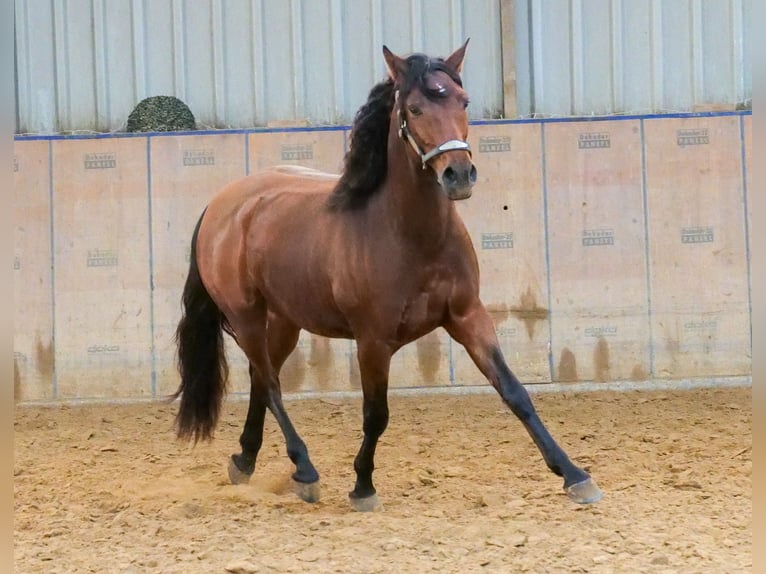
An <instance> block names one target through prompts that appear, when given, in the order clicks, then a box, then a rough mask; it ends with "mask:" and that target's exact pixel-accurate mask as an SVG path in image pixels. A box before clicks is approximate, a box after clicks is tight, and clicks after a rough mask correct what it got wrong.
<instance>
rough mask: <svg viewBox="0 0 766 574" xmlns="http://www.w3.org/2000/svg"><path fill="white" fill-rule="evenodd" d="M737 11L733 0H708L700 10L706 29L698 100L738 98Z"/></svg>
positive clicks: (732, 99) (724, 100)
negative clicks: (735, 34) (735, 13)
mask: <svg viewBox="0 0 766 574" xmlns="http://www.w3.org/2000/svg"><path fill="white" fill-rule="evenodd" d="M733 18H734V13H733V11H732V6H731V1H730V0H705V2H703V3H702V13H701V14H700V19H701V24H702V30H700V35H701V41H702V42H701V43H702V54H701V60H702V78H701V81H700V86H699V89H700V92H701V95H702V99H701V100H698V101H697V102H696V103H714V104H718V103H724V102H733V101H735V100H736V95H735V92H734V91H735V82H734V69H733V66H734V59H733V57H732V54H733V48H734V38H733V37H732V32H733V27H732V21H733Z"/></svg>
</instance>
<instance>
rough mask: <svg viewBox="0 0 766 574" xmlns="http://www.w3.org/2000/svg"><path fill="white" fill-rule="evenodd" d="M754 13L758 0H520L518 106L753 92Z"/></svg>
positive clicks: (632, 106)
mask: <svg viewBox="0 0 766 574" xmlns="http://www.w3.org/2000/svg"><path fill="white" fill-rule="evenodd" d="M751 15H752V1H751V0H643V1H636V0H516V2H515V12H514V17H515V27H514V32H515V40H516V42H515V47H516V76H517V86H518V95H517V98H518V99H517V110H518V114H519V115H521V116H535V115H536V116H546V117H550V116H570V115H578V116H579V115H592V114H594V115H604V114H613V113H658V112H685V111H694V110H695V109H698V108H706V107H715V106H716V105H721V104H724V105H727V106H733V105H735V104H739V103H742V102H745V101H749V100H750V98H751V97H752V75H751V32H750V21H751Z"/></svg>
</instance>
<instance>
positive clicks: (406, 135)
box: [395, 90, 471, 169]
mask: <svg viewBox="0 0 766 574" xmlns="http://www.w3.org/2000/svg"><path fill="white" fill-rule="evenodd" d="M395 97H396V99H397V100H398V99H399V90H397V91H396V96H395ZM396 117H397V118H398V120H399V137H400V138H401V139H406V140H407V142H409V144H410V146H412V149H413V150H415V153H416V154H418V157H420V161H421V164H422V166H423V169H425V168H426V164H427V163H428V162H429V161H430V160H432V159H433V158H435V157H436V156H437V155H440V154H443V153H444V152H447V151H452V150H456V149H462V150H466V151H467V152H468V153H469V154H471V146H470V145H468V142H466V141H463V140H449V141H446V142H444V143H443V144H439V145H438V146H436V147H435V148H434V149H432V150H431V151H429V152H427V153H426V152H424V151H423V150H422V149H421V148H420V146H419V145H418V142H416V141H415V138H414V137H412V133H411V132H410V129H409V128H408V127H407V120H406V119H405V118H404V116H403V115H402V108H401V107H399V108H398V109H397V110H396Z"/></svg>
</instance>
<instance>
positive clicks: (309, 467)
mask: <svg viewBox="0 0 766 574" xmlns="http://www.w3.org/2000/svg"><path fill="white" fill-rule="evenodd" d="M259 307H260V308H259V309H258V311H261V310H262V311H263V312H262V313H261V312H258V313H256V314H255V315H254V316H253V317H251V319H252V320H251V321H248V322H247V323H246V325H245V326H244V328H243V329H238V330H237V337H238V339H239V341H240V345H241V346H242V348H243V350H244V351H245V353H246V354H247V356H248V358H249V359H250V384H251V390H250V408H249V409H248V415H247V420H246V422H245V428H244V430H243V432H242V436H241V437H240V444H241V445H242V454H240V455H236V454H235V455H233V456H232V459H231V463H230V467H229V468H230V471H229V476H230V478H231V479H232V482H237V481H239V482H244V481H246V480H247V479H249V476H250V474H252V472H253V470H254V468H255V458H256V456H257V454H258V450H259V449H260V447H261V443H262V442H263V422H264V416H265V411H266V408H267V407H268V409H269V410H270V411H271V412H272V414H273V415H274V418H275V419H276V420H277V423H278V424H279V427H280V429H281V430H282V433H283V434H284V437H285V441H286V443H287V455H288V456H289V457H290V460H291V461H292V462H293V463H294V464H295V467H296V470H295V473H294V474H293V480H294V481H295V483H296V491H297V494H298V495H299V496H300V497H301V498H302V499H304V500H306V501H307V502H315V501H316V500H318V499H319V474H318V473H317V471H316V469H315V468H314V465H313V464H312V463H311V460H310V458H309V455H308V449H307V448H306V444H305V443H304V442H303V439H301V437H300V436H299V435H298V432H297V431H296V430H295V427H294V426H293V424H292V422H291V421H290V418H289V417H288V416H287V412H286V411H285V408H284V405H283V403H282V392H281V389H280V385H279V378H278V373H279V370H280V369H281V368H282V365H283V364H284V362H285V360H286V359H287V357H288V356H289V355H290V353H291V352H292V351H293V349H295V345H296V344H297V342H298V335H299V333H300V330H299V329H298V327H296V326H295V325H293V324H292V323H290V322H288V321H287V320H285V319H283V318H281V317H278V316H276V315H272V314H270V315H269V320H268V325H266V321H265V320H264V319H265V314H266V313H265V305H260V306H259ZM264 343H265V344H264ZM264 351H267V352H264ZM238 479H239V480H238ZM242 479H244V480H242Z"/></svg>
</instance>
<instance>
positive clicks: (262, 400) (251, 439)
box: [229, 364, 268, 484]
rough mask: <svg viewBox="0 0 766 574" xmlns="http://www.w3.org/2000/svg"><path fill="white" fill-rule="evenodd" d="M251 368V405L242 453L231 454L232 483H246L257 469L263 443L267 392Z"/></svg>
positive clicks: (244, 429)
mask: <svg viewBox="0 0 766 574" xmlns="http://www.w3.org/2000/svg"><path fill="white" fill-rule="evenodd" d="M249 370H250V406H249V407H248V409H247V418H246V419H245V427H244V428H243V429H242V435H241V436H240V437H239V444H240V445H241V446H242V452H241V453H240V454H233V455H231V460H230V461H229V480H230V481H231V483H232V484H246V483H247V482H249V481H250V476H251V475H252V474H253V471H254V470H255V459H256V457H257V456H258V451H260V450H261V445H262V444H263V423H264V420H265V418H266V403H267V400H268V399H267V393H266V388H265V386H264V385H263V384H261V382H260V379H258V378H257V377H255V376H254V371H253V365H252V364H251V365H250V367H249Z"/></svg>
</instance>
